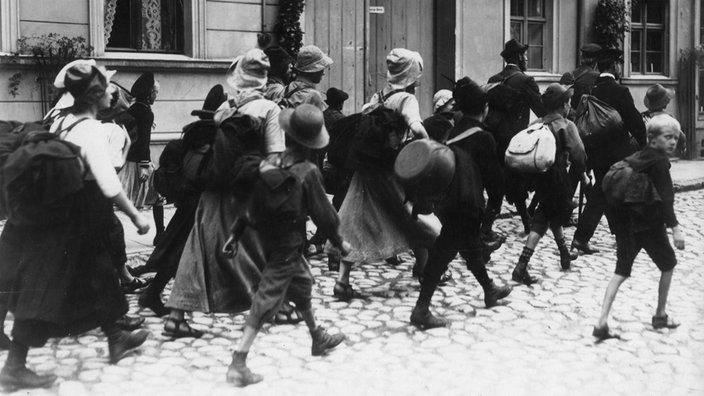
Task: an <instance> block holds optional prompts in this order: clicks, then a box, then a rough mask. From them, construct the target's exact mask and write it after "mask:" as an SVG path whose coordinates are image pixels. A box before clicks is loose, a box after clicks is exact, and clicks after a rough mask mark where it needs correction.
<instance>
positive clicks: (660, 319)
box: [652, 315, 680, 330]
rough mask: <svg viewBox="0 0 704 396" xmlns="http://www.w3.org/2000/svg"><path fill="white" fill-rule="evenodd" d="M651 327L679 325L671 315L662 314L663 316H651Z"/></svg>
mask: <svg viewBox="0 0 704 396" xmlns="http://www.w3.org/2000/svg"><path fill="white" fill-rule="evenodd" d="M652 324H653V328H654V329H656V330H657V329H676V328H677V327H679V325H680V324H679V323H677V322H675V320H674V319H672V318H671V317H669V316H667V315H664V316H657V315H656V316H653V321H652Z"/></svg>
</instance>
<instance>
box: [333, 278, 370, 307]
mask: <svg viewBox="0 0 704 396" xmlns="http://www.w3.org/2000/svg"><path fill="white" fill-rule="evenodd" d="M332 295H333V296H335V297H336V298H337V299H338V300H340V301H345V302H349V301H350V300H352V299H355V298H360V299H364V298H366V297H365V296H364V295H362V294H361V293H359V292H358V291H356V290H354V289H353V288H352V285H347V284H344V283H342V282H335V287H334V288H333V289H332Z"/></svg>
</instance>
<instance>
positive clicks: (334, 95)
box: [325, 87, 350, 106]
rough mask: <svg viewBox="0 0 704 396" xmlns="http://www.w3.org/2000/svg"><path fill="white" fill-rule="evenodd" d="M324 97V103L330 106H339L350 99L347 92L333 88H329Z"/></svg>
mask: <svg viewBox="0 0 704 396" xmlns="http://www.w3.org/2000/svg"><path fill="white" fill-rule="evenodd" d="M325 96H326V99H325V103H327V104H328V105H330V106H335V105H341V104H343V103H345V101H346V100H347V99H348V98H349V97H350V96H349V95H348V94H347V92H345V91H343V90H341V89H337V88H335V87H332V88H329V89H328V91H327V92H326V93H325Z"/></svg>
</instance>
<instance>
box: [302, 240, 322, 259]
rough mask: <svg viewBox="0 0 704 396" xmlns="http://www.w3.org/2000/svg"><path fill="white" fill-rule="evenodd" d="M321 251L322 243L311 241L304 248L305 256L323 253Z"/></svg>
mask: <svg viewBox="0 0 704 396" xmlns="http://www.w3.org/2000/svg"><path fill="white" fill-rule="evenodd" d="M323 251H324V247H323V245H320V244H314V243H311V244H309V245H308V247H307V248H306V252H305V256H306V257H311V256H315V255H318V254H320V253H323Z"/></svg>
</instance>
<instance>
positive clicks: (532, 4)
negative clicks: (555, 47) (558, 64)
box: [511, 0, 547, 70]
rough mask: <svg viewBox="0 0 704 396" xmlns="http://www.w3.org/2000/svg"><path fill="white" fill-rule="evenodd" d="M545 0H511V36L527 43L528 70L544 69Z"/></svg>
mask: <svg viewBox="0 0 704 396" xmlns="http://www.w3.org/2000/svg"><path fill="white" fill-rule="evenodd" d="M546 25H547V18H546V12H545V0H511V38H514V39H516V40H517V41H518V42H521V43H525V44H528V45H529V47H528V70H545V63H546V62H545V58H546V53H545V43H546V37H545V36H546Z"/></svg>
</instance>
